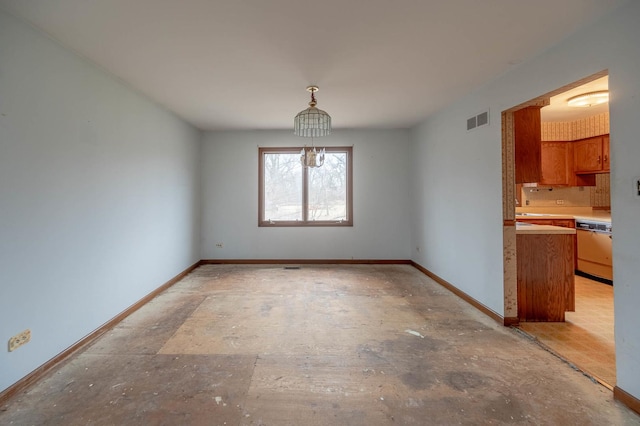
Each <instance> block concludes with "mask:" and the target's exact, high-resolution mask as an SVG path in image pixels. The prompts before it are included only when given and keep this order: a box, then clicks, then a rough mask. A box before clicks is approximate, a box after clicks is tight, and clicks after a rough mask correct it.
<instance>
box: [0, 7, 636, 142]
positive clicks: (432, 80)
mask: <svg viewBox="0 0 640 426" xmlns="http://www.w3.org/2000/svg"><path fill="white" fill-rule="evenodd" d="M625 1H626V0H562V1H558V0H536V1H514V0H483V1H478V0H447V1H444V0H396V1H389V0H323V1H313V2H312V1H309V0H217V1H214V0H102V1H98V0H0V7H3V8H4V9H5V10H6V11H7V12H9V13H11V14H13V15H16V16H19V17H22V18H23V19H25V20H26V21H29V22H30V23H32V24H33V25H35V26H36V27H39V28H41V29H42V30H43V31H45V32H46V33H48V34H49V35H51V37H53V38H54V39H57V40H58V41H59V42H60V43H62V44H63V45H65V46H67V47H69V48H71V49H73V50H75V51H76V52H78V53H79V54H80V55H82V56H84V57H86V58H88V59H89V60H91V61H93V62H95V63H96V64H98V65H99V66H100V67H102V68H104V69H106V70H108V71H109V72H111V73H113V74H114V75H116V76H118V77H119V78H120V79H121V80H123V81H124V82H125V83H126V84H128V85H129V86H131V87H133V88H135V89H136V90H138V91H139V92H141V93H144V94H145V95H146V96H148V97H149V98H151V99H153V100H155V101H156V102H158V103H159V104H162V105H164V106H166V107H167V108H168V109H170V110H172V111H174V112H175V113H176V114H177V115H179V116H180V117H182V118H184V119H185V120H187V121H188V122H190V123H192V124H194V125H195V126H197V127H199V128H200V129H204V130H213V129H272V128H291V127H292V126H293V117H294V115H295V114H296V113H297V112H298V111H300V110H302V109H304V108H306V106H307V103H308V101H309V96H308V95H309V94H308V93H307V92H306V91H305V87H306V86H308V85H310V84H316V85H318V86H320V92H319V93H318V95H317V97H318V107H319V108H321V109H324V110H326V111H327V112H329V113H330V114H331V116H332V119H333V125H334V127H335V128H403V127H409V126H412V125H414V124H416V123H418V122H419V121H421V120H422V119H424V118H425V117H427V116H428V115H429V114H431V113H433V112H435V111H437V110H438V109H440V108H442V107H444V106H446V105H448V104H449V103H451V102H452V101H454V100H455V99H457V98H459V97H461V96H463V95H465V94H467V93H468V92H470V91H472V90H474V89H475V88H478V87H479V86H481V85H483V84H485V83H487V82H488V81H489V80H491V79H494V78H496V77H498V76H499V75H500V74H502V73H504V72H505V71H507V70H509V69H510V68H511V67H514V66H517V65H518V64H520V63H521V62H522V61H523V60H526V59H528V58H530V57H532V56H534V55H536V54H538V53H540V52H541V51H543V50H544V49H546V48H548V47H549V46H551V45H553V44H555V43H556V42H558V41H559V40H561V39H563V38H564V37H566V36H568V35H569V34H571V33H572V32H574V31H575V30H577V29H578V28H580V27H581V26H584V25H586V24H588V23H590V22H592V21H594V20H596V19H597V18H598V17H600V16H601V15H603V14H605V13H607V12H608V11H610V10H612V9H613V8H615V7H617V6H619V5H620V4H622V3H625Z"/></svg>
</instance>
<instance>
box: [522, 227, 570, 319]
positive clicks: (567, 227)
mask: <svg viewBox="0 0 640 426" xmlns="http://www.w3.org/2000/svg"><path fill="white" fill-rule="evenodd" d="M518 222H526V223H533V224H534V225H551V226H561V227H563V228H574V229H575V227H576V220H575V219H552V218H541V217H535V218H534V217H518ZM573 258H574V259H575V261H574V268H575V269H578V240H577V235H573ZM570 310H573V309H570Z"/></svg>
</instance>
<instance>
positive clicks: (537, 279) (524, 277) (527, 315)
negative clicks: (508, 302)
mask: <svg viewBox="0 0 640 426" xmlns="http://www.w3.org/2000/svg"><path fill="white" fill-rule="evenodd" d="M574 236H575V235H573V234H517V235H516V250H517V253H518V260H517V270H518V284H517V285H518V318H519V319H520V321H550V322H554V321H564V319H565V312H566V311H573V310H575V276H574V250H573V247H574Z"/></svg>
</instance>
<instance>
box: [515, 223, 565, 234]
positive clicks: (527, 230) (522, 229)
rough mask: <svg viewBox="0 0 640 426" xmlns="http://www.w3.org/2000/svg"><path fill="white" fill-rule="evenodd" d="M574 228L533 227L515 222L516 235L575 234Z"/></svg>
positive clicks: (532, 225) (529, 224)
mask: <svg viewBox="0 0 640 426" xmlns="http://www.w3.org/2000/svg"><path fill="white" fill-rule="evenodd" d="M575 233H576V230H575V229H574V228H564V227H562V226H551V225H534V224H532V223H524V222H516V235H517V234H565V235H566V234H569V235H571V234H575Z"/></svg>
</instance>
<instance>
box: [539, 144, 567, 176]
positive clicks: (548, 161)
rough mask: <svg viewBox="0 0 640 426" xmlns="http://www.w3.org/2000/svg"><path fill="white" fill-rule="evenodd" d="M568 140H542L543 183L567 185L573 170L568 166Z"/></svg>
mask: <svg viewBox="0 0 640 426" xmlns="http://www.w3.org/2000/svg"><path fill="white" fill-rule="evenodd" d="M568 146H569V143H568V142H542V143H541V148H542V151H541V158H542V161H541V163H542V179H541V180H540V182H539V183H541V184H543V185H569V177H570V174H571V172H573V170H570V168H569V161H568V160H569V159H568V152H569V150H568Z"/></svg>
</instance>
